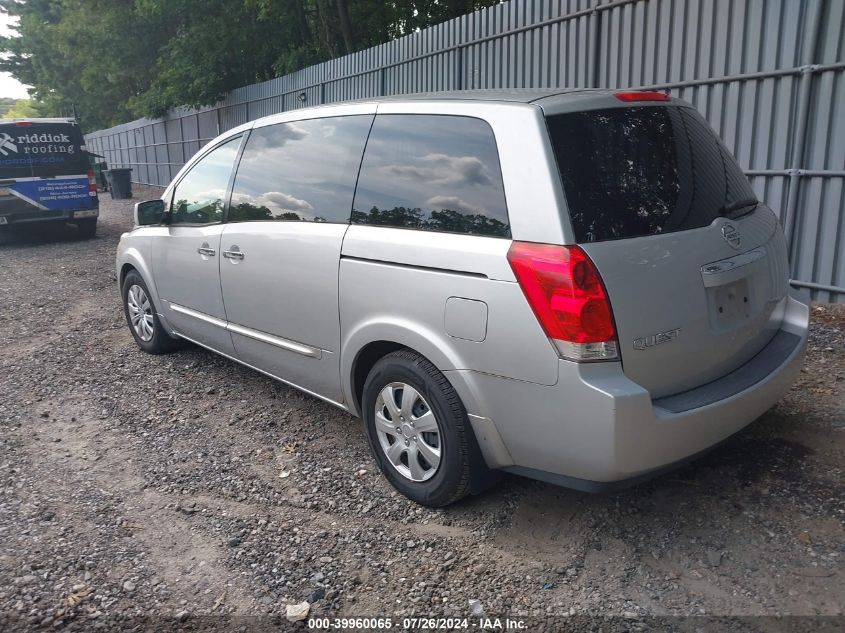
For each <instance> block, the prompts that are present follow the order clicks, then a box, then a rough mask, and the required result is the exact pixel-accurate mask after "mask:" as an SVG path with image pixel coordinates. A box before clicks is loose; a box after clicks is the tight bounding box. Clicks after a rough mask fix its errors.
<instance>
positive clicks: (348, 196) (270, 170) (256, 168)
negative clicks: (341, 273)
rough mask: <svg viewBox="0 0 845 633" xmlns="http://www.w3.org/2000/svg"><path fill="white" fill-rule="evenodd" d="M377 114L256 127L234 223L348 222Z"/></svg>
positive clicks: (240, 177) (236, 194)
mask: <svg viewBox="0 0 845 633" xmlns="http://www.w3.org/2000/svg"><path fill="white" fill-rule="evenodd" d="M372 121H373V117H372V115H354V116H343V117H327V118H324V119H308V120H305V121H296V122H292V123H278V124H276V125H268V126H265V127H259V128H255V129H254V130H253V131H252V133H251V134H250V135H249V140H247V143H246V147H245V148H244V152H243V154H242V156H241V161H240V164H239V165H238V173H237V175H236V176H235V184H234V187H233V189H232V203H231V205H230V207H229V218H228V221H229V222H250V221H273V220H276V221H305V222H336V223H338V222H339V223H344V224H345V223H348V222H349V214H350V212H351V211H352V196H353V194H354V192H355V179H356V178H357V176H358V166H359V165H360V163H361V154H362V153H363V152H364V143H365V142H366V140H367V133H368V132H369V131H370V124H371V123H372Z"/></svg>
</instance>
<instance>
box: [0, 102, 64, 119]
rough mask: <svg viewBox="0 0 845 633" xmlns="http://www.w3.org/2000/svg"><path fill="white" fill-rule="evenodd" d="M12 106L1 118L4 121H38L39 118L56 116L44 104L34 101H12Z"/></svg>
mask: <svg viewBox="0 0 845 633" xmlns="http://www.w3.org/2000/svg"><path fill="white" fill-rule="evenodd" d="M11 101H12V105H11V107H9V108H8V109H7V110H5V111H3V112H2V114H0V116H2V118H4V119H37V118H39V117H49V116H54V113H52V112H50V109H49V108H48V107H46V106H45V105H44V104H41V103H37V102H35V101H33V100H32V99H18V100H17V101H15V100H11Z"/></svg>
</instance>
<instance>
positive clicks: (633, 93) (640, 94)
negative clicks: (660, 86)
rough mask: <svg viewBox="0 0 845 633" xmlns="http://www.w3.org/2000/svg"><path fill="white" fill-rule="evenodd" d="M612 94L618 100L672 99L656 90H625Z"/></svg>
mask: <svg viewBox="0 0 845 633" xmlns="http://www.w3.org/2000/svg"><path fill="white" fill-rule="evenodd" d="M613 96H614V97H616V98H617V99H619V100H620V101H670V100H671V99H672V97H670V96H669V95H667V94H666V93H665V92H657V91H656V90H625V91H623V92H616V93H614V94H613Z"/></svg>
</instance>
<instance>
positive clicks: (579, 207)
mask: <svg viewBox="0 0 845 633" xmlns="http://www.w3.org/2000/svg"><path fill="white" fill-rule="evenodd" d="M135 224H136V226H135V228H134V229H133V230H132V231H131V232H129V233H126V234H125V235H123V237H122V239H121V241H120V245H119V247H118V253H117V273H118V280H119V286H120V292H121V296H122V298H123V304H124V308H125V313H126V319H127V322H128V324H129V329H130V332H131V333H132V336H133V337H134V338H135V341H136V342H137V344H138V346H139V347H140V348H141V349H142V350H144V351H146V352H149V353H153V354H157V353H162V352H166V351H169V350H172V349H174V347H175V346H176V343H177V342H178V341H179V340H181V339H184V340H187V341H191V342H193V343H196V344H198V345H201V346H203V347H206V348H208V349H210V350H213V351H214V352H217V353H219V354H222V355H223V356H226V357H227V358H231V359H232V360H235V361H238V362H240V363H243V364H244V365H247V366H249V367H252V368H254V369H256V370H258V371H260V372H262V373H264V374H267V375H269V376H272V377H273V378H276V379H278V380H281V381H283V382H285V383H287V384H289V385H292V386H295V387H297V388H299V389H301V390H303V391H305V392H307V393H309V394H312V395H314V396H316V397H318V398H321V399H322V400H325V401H327V402H330V403H331V404H334V405H336V406H338V407H340V408H342V409H344V410H346V411H348V412H350V413H352V414H353V415H356V416H360V417H361V418H362V419H363V423H364V424H363V425H364V430H365V435H366V437H367V440H368V441H369V444H370V447H371V449H372V453H373V455H374V458H375V460H376V461H377V462H378V465H379V467H380V468H381V470H382V472H383V473H384V475H385V476H386V477H387V479H388V480H389V481H390V483H391V484H392V485H393V486H395V487H396V488H397V489H398V490H399V491H400V492H402V493H403V494H405V495H406V496H408V497H409V498H411V499H413V500H415V501H417V502H419V503H422V504H425V505H430V506H442V505H445V504H448V503H451V502H453V501H455V500H457V499H460V498H461V497H462V496H464V495H466V494H467V493H468V492H473V491H477V490H480V489H481V488H482V487H483V486H484V485H486V484H485V482H489V481H490V479H491V477H490V474H491V472H492V471H496V470H504V471H509V472H512V473H517V474H519V475H524V476H528V477H533V478H536V479H541V480H545V481H549V482H553V483H556V484H559V485H563V486H568V487H572V488H577V489H581V490H590V491H598V490H605V489H612V488H615V487H618V486H621V485H626V484H631V483H634V482H637V481H640V480H642V479H644V478H646V477H648V476H651V475H654V474H655V473H658V472H660V471H663V470H665V469H668V468H670V467H673V466H676V465H678V464H679V463H681V462H683V461H686V460H687V459H688V458H690V457H692V456H695V455H696V454H699V453H701V452H702V451H705V450H706V449H708V448H711V447H713V446H714V445H716V444H717V443H719V442H720V441H722V440H724V439H725V438H727V437H728V436H730V435H731V434H733V433H735V432H737V431H739V430H740V429H742V428H743V427H745V426H746V425H748V424H749V423H750V422H751V421H753V420H754V419H755V418H757V417H759V416H760V415H761V414H762V413H764V412H765V411H766V410H767V409H768V408H770V407H771V406H772V405H773V404H775V403H776V402H777V401H778V399H779V398H780V397H781V396H782V395H783V394H784V392H785V391H786V390H787V389H788V388H789V387H790V385H791V384H792V382H793V380H794V379H795V377H796V374H797V373H798V371H799V369H800V366H801V363H802V359H803V355H804V350H805V346H806V341H807V326H808V313H809V311H808V306H807V305H805V304H804V303H802V302H800V301H798V300H796V299H795V298H793V297H791V296H790V294H789V283H788V281H789V280H788V274H789V273H788V270H789V268H788V263H787V249H786V242H785V239H784V235H783V232H782V230H781V227H780V225H779V222H778V220H777V218H776V216H775V215H774V213H773V212H772V211H771V210H770V209H769V208H768V207H767V206H766V205H765V204H763V203H762V202H760V201H758V200H757V198H756V196H755V195H754V193H753V191H752V190H751V188H750V186H749V184H748V182H747V180H746V178H745V177H744V175H743V173H742V171H741V170H740V168H739V167H738V165H737V163H736V161H735V160H734V158H733V157H732V156H731V155H730V153H729V152H728V151H727V150H726V148H725V147H724V145H723V144H722V143H721V142H720V140H719V138H718V137H717V135H716V134H715V133H714V132H713V130H712V129H711V128H710V127H709V126H708V124H707V123H706V122H705V120H704V119H703V118H702V116H701V115H699V114H698V112H696V110H695V109H694V108H693V107H691V106H690V105H689V104H688V103H685V102H683V101H680V100H677V99H674V98H671V97H669V96H668V95H666V94H664V93H659V92H630V91H628V92H614V91H596V90H571V91H560V90H558V91H549V92H537V91H514V92H498V91H497V92H487V91H484V92H457V93H448V94H434V95H432V94H429V95H412V96H403V97H398V98H385V99H376V100H373V101H372V102H356V103H349V104H340V105H329V106H322V107H317V108H310V109H303V110H297V111H293V112H286V113H284V114H279V115H274V116H270V117H267V118H263V119H259V120H257V121H254V122H251V123H247V124H245V125H242V126H240V127H238V128H235V129H233V130H230V131H229V132H226V133H225V134H222V135H221V136H219V137H218V138H216V139H214V140H213V141H211V142H210V143H209V144H208V145H207V146H205V148H203V149H202V150H201V151H200V152H199V153H198V154H197V155H196V156H195V157H194V158H192V159H191V161H190V162H189V163H188V164H187V165H185V167H184V168H183V169H182V170H181V171H180V172H179V174H178V175H177V176H176V178H175V179H174V181H173V182H172V183H171V184H170V186H168V187H167V189H166V190H165V192H164V195H163V196H162V198H161V200H154V201H147V202H143V203H140V204H138V205H137V207H136V212H135Z"/></svg>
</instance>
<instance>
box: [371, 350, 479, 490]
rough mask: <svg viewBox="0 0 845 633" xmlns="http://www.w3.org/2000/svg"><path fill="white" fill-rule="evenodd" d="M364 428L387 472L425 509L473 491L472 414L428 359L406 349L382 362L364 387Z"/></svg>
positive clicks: (477, 466)
mask: <svg viewBox="0 0 845 633" xmlns="http://www.w3.org/2000/svg"><path fill="white" fill-rule="evenodd" d="M361 400H362V403H361V404H362V409H363V418H364V427H365V429H366V432H367V439H368V440H369V444H370V448H371V449H372V452H373V456H374V457H375V460H376V462H377V463H378V465H379V468H380V469H381V471H382V473H383V474H384V476H385V477H387V479H388V481H389V482H390V483H391V484H392V485H393V487H394V488H396V489H397V490H398V491H399V492H401V493H402V494H403V495H405V496H406V497H408V498H409V499H411V500H412V501H416V502H417V503H420V504H422V505H426V506H431V507H440V506H445V505H449V504H450V503H453V502H455V501H457V500H458V499H461V498H462V497H464V496H466V495H467V494H468V493H469V492H470V484H471V477H472V474H473V472H474V470H475V469H477V468H481V465H480V464H477V463H475V462H476V461H477V460H476V459H474V458H473V454H474V451H473V450H472V446H473V445H472V442H473V438H472V436H471V434H472V430H471V428H470V424H469V420H468V419H467V414H466V410H465V409H464V406H463V404H462V403H461V400H460V398H459V397H458V394H457V393H456V392H455V390H454V389H453V388H452V385H451V384H449V381H448V380H447V379H446V377H445V376H444V375H443V374H442V373H441V372H440V371H439V370H438V369H437V368H436V367H435V366H434V365H432V364H431V362H429V361H428V360H427V359H426V358H424V357H422V356H420V355H419V354H416V353H415V352H412V351H410V350H400V351H397V352H393V353H391V354H388V355H387V356H385V357H384V358H382V359H381V360H379V361H378V362H377V363H376V364H375V366H374V367H373V369H372V370H371V371H370V374H369V375H368V376H367V381H366V383H365V384H364V393H363V397H362V399H361Z"/></svg>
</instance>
